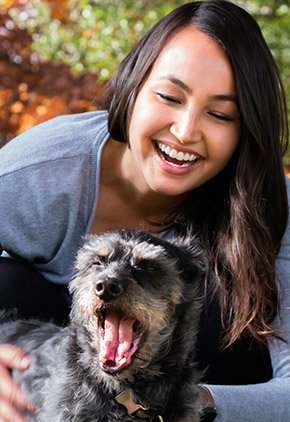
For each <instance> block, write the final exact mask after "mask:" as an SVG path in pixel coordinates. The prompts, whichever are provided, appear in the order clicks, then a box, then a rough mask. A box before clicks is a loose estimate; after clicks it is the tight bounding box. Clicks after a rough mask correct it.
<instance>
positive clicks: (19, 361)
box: [0, 344, 35, 422]
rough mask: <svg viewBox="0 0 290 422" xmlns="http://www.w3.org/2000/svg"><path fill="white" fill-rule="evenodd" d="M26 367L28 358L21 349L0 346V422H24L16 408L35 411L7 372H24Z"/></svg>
mask: <svg viewBox="0 0 290 422" xmlns="http://www.w3.org/2000/svg"><path fill="white" fill-rule="evenodd" d="M28 366H29V358H28V357H27V356H26V355H25V353H24V352H23V351H22V350H21V349H19V348H18V347H15V346H12V345H9V344H2V345H0V422H24V421H25V418H24V417H23V416H21V414H20V413H19V412H18V411H17V408H19V409H23V410H26V411H28V412H33V411H35V408H34V406H33V405H32V404H31V403H29V402H28V401H27V400H26V398H25V397H24V396H23V394H22V393H21V391H20V388H19V387H18V385H17V384H15V383H14V381H13V380H12V377H11V375H10V372H9V369H18V370H25V369H27V368H28Z"/></svg>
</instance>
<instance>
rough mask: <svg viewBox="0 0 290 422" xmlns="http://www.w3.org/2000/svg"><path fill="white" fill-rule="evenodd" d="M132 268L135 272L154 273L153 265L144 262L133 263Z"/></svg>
mask: <svg viewBox="0 0 290 422" xmlns="http://www.w3.org/2000/svg"><path fill="white" fill-rule="evenodd" d="M133 267H134V268H135V269H136V270H140V271H148V272H153V271H156V268H155V267H154V265H152V263H151V262H148V261H145V260H140V261H137V262H134V264H133Z"/></svg>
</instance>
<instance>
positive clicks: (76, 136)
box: [0, 111, 108, 175]
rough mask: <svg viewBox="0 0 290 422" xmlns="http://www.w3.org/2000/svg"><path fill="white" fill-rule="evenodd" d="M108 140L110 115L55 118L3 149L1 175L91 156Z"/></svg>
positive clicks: (25, 133) (87, 114)
mask: <svg viewBox="0 0 290 422" xmlns="http://www.w3.org/2000/svg"><path fill="white" fill-rule="evenodd" d="M107 137H108V129H107V112H106V111H94V112H87V113H79V114H71V115H63V116H58V117H55V118H53V119H51V120H48V121H46V122H43V123H40V124H39V125H36V126H34V127H33V128H31V129H28V130H27V131H25V132H23V133H22V134H20V135H18V136H17V137H16V138H14V139H12V140H11V141H10V142H9V143H8V144H7V145H5V146H4V147H3V148H2V149H0V163H1V165H0V168H1V169H2V170H3V172H2V171H1V170H0V175H1V174H5V173H6V174H7V172H11V171H15V170H17V169H19V168H22V167H23V166H26V167H27V166H32V165H35V164H39V163H41V162H47V161H54V160H57V159H66V158H69V157H74V156H79V155H84V154H88V153H89V152H90V150H91V149H92V147H93V146H94V145H96V146H98V145H101V144H103V142H104V141H105V139H107Z"/></svg>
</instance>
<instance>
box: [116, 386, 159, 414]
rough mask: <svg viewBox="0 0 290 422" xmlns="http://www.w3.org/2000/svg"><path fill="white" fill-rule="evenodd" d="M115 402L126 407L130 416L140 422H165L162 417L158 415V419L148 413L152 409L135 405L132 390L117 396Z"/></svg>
mask: <svg viewBox="0 0 290 422" xmlns="http://www.w3.org/2000/svg"><path fill="white" fill-rule="evenodd" d="M115 400H116V401H117V402H118V403H120V404H122V405H123V406H125V407H126V409H127V412H128V415H129V416H131V418H133V419H136V420H138V421H140V422H141V421H144V422H153V421H158V422H164V421H163V418H162V416H160V415H158V416H157V417H156V416H152V415H149V414H148V413H146V412H147V411H148V410H149V409H150V408H149V407H144V406H142V405H141V404H137V403H134V401H133V399H132V393H131V391H130V390H123V391H121V393H119V394H117V395H116V396H115ZM148 419H149V421H148Z"/></svg>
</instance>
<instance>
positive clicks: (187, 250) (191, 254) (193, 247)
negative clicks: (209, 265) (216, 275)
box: [169, 228, 206, 269]
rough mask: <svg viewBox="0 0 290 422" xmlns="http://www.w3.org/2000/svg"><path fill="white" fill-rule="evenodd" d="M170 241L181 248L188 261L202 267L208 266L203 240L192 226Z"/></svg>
mask: <svg viewBox="0 0 290 422" xmlns="http://www.w3.org/2000/svg"><path fill="white" fill-rule="evenodd" d="M169 241H170V243H171V244H173V245H174V246H176V247H177V248H178V249H179V250H180V252H181V253H182V255H183V258H184V259H185V260H186V261H187V262H189V261H190V262H192V264H193V265H195V266H196V267H198V268H200V269H204V268H205V267H206V257H205V253H204V248H203V246H202V242H201V240H200V238H199V236H198V235H197V234H196V233H195V232H194V231H193V230H192V229H191V228H188V229H187V231H186V233H185V234H183V235H179V236H172V237H171V238H170V239H169ZM179 258H180V257H179ZM181 258H182V257H181Z"/></svg>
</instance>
